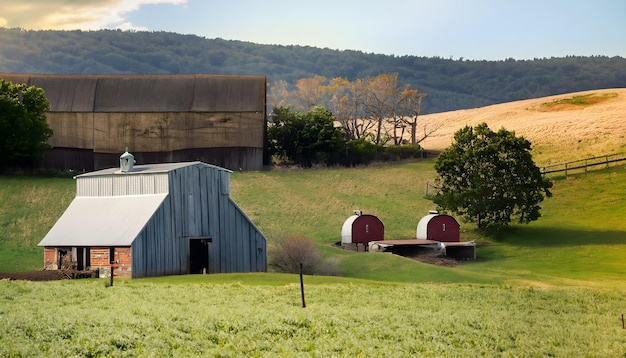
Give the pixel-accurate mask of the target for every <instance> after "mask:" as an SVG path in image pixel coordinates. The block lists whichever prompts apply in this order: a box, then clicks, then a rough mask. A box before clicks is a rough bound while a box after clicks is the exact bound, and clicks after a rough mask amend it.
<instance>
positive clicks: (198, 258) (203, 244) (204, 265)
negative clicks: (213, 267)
mask: <svg viewBox="0 0 626 358" xmlns="http://www.w3.org/2000/svg"><path fill="white" fill-rule="evenodd" d="M210 242H211V239H210V238H201V239H189V261H190V262H189V273H191V274H198V273H206V272H209V243H210Z"/></svg>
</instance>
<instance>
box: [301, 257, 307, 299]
mask: <svg viewBox="0 0 626 358" xmlns="http://www.w3.org/2000/svg"><path fill="white" fill-rule="evenodd" d="M300 294H301V295H302V308H306V303H304V280H303V279H302V262H300Z"/></svg>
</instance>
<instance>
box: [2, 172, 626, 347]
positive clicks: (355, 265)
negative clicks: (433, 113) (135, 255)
mask: <svg viewBox="0 0 626 358" xmlns="http://www.w3.org/2000/svg"><path fill="white" fill-rule="evenodd" d="M432 165H433V162H432V161H424V162H419V163H405V164H393V165H380V166H370V167H366V168H353V169H319V170H317V169H315V170H294V171H270V172H236V173H233V175H232V180H231V187H232V189H231V192H232V196H233V198H234V200H235V201H236V202H237V203H238V204H239V205H240V206H241V207H242V208H243V210H244V211H245V212H246V213H247V215H249V216H250V217H251V219H252V220H253V221H254V222H255V223H256V224H257V226H258V227H259V228H260V229H261V230H262V231H263V232H264V233H265V234H266V235H267V236H268V238H269V240H270V245H271V242H272V239H273V238H276V237H278V236H281V235H303V236H306V237H310V238H312V239H313V240H315V242H316V243H317V244H318V247H319V248H320V250H321V251H322V253H323V254H324V255H325V256H327V257H331V256H332V257H336V258H337V260H338V262H339V266H340V270H341V275H342V277H315V276H306V277H305V278H304V282H305V296H306V304H307V307H306V308H303V307H302V302H301V296H300V286H299V277H297V276H295V275H288V274H276V273H255V274H224V275H205V276H202V275H188V276H174V277H164V278H153V279H140V280H117V281H116V283H115V285H114V286H113V287H107V286H108V285H107V282H105V281H106V280H99V279H95V280H77V281H63V282H46V283H39V282H20V281H6V280H5V281H0V356H223V357H238V356H258V357H274V356H319V357H327V356H342V357H348V356H350V357H359V356H360V357H370V356H393V357H396V356H397V357H405V356H458V357H467V356H521V357H536V356H556V357H572V356H590V357H614V356H615V357H618V356H622V357H624V356H626V330H624V329H622V322H621V320H620V317H621V316H620V315H621V314H623V313H626V304H625V303H624V302H626V300H625V297H626V285H625V284H624V275H625V274H626V263H625V261H626V260H624V257H625V256H626V223H625V222H624V220H623V219H624V216H625V214H624V213H626V200H625V199H624V198H626V168H625V167H615V168H609V169H605V170H600V171H594V172H590V173H589V174H587V175H584V174H581V175H577V176H570V177H568V178H563V177H554V180H555V186H554V188H553V193H554V197H553V198H550V199H547V200H546V201H545V202H544V205H543V210H542V213H543V217H542V218H541V219H540V220H539V221H537V222H534V223H532V224H530V225H513V227H512V228H511V230H509V231H507V232H505V233H501V234H499V235H494V236H491V237H486V236H483V235H480V234H479V233H478V232H477V231H476V230H475V228H474V227H473V226H472V225H468V224H463V223H462V226H461V227H462V238H463V239H464V240H476V241H477V242H478V244H479V245H478V248H477V255H478V259H477V260H476V261H469V262H463V263H461V264H459V265H458V266H456V267H454V268H448V267H438V266H433V265H428V264H424V263H420V262H416V261H414V260H410V259H406V258H402V257H397V256H393V255H390V254H382V253H356V252H349V251H344V250H339V249H336V248H335V247H333V243H335V242H336V241H339V240H340V230H341V225H342V224H343V221H345V219H346V218H347V217H349V216H350V215H352V211H353V210H355V209H359V210H362V211H363V212H364V213H369V214H374V215H376V216H378V217H379V218H380V219H381V220H382V221H383V223H384V224H385V233H386V238H387V239H402V238H413V237H414V235H415V229H416V226H417V223H418V221H419V219H420V218H421V217H422V216H423V215H425V214H426V213H427V212H428V210H430V209H433V208H434V207H433V206H432V203H431V202H430V201H429V200H427V199H426V198H424V196H423V195H424V190H425V185H426V181H432V180H433V179H434V177H435V172H434V171H433V169H432ZM74 193H75V182H74V181H73V180H71V179H46V178H15V177H0V240H1V241H0V242H1V243H0V260H1V261H2V262H0V271H19V270H31V269H40V268H41V262H42V249H41V248H38V247H36V244H37V243H38V242H39V240H41V238H42V237H43V235H45V233H46V232H47V230H48V229H49V228H50V227H51V226H52V225H53V224H54V222H55V221H56V219H57V218H58V217H59V216H60V215H61V214H62V212H63V210H64V208H65V207H67V205H69V202H70V201H71V199H72V198H73V196H74ZM14 256H15V257H18V259H14V258H13V257H14Z"/></svg>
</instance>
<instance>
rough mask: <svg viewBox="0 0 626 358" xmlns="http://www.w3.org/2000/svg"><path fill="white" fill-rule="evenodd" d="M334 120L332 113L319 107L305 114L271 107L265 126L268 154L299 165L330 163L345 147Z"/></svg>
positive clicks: (309, 165)
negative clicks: (267, 124) (270, 118)
mask: <svg viewBox="0 0 626 358" xmlns="http://www.w3.org/2000/svg"><path fill="white" fill-rule="evenodd" d="M334 122H335V117H334V116H333V114H332V112H331V111H330V110H328V109H326V108H324V107H321V106H317V107H315V108H313V109H312V110H310V111H308V112H306V113H300V112H293V111H291V109H290V108H289V107H278V108H274V110H273V115H272V124H271V125H270V126H269V128H268V129H267V138H268V145H269V151H270V154H272V155H278V156H279V157H282V158H286V159H288V160H291V161H293V162H294V163H296V164H299V165H301V166H303V167H311V166H312V165H313V164H316V163H319V164H334V163H336V162H337V161H339V160H340V156H341V155H342V154H343V150H344V148H345V140H344V139H343V136H342V133H341V130H340V129H338V128H335V126H334Z"/></svg>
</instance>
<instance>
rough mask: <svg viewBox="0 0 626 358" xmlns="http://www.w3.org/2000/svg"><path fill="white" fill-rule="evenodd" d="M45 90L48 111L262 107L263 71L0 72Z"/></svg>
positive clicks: (258, 109) (242, 109)
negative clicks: (259, 73)
mask: <svg viewBox="0 0 626 358" xmlns="http://www.w3.org/2000/svg"><path fill="white" fill-rule="evenodd" d="M0 78H3V79H5V80H7V81H11V82H14V83H26V84H28V85H34V86H37V87H40V88H43V90H44V91H45V93H46V97H47V98H48V100H49V101H50V111H51V112H103V113H110V112H114V113H118V112H119V113H125V112H140V113H141V112H143V113H149V112H262V113H264V111H265V92H266V78H265V76H232V75H208V74H187V75H184V74H182V75H50V74H12V73H0Z"/></svg>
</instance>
